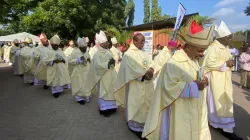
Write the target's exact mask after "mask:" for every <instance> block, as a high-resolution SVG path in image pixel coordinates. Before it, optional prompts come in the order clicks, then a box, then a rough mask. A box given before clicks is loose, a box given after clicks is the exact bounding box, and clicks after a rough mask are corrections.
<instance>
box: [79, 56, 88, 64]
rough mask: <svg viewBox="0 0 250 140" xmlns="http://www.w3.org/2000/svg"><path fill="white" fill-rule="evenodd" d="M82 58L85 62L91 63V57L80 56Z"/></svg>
mask: <svg viewBox="0 0 250 140" xmlns="http://www.w3.org/2000/svg"><path fill="white" fill-rule="evenodd" d="M80 59H81V60H82V61H83V63H85V62H86V61H88V62H89V63H90V58H87V59H86V58H85V57H84V56H82V57H80Z"/></svg>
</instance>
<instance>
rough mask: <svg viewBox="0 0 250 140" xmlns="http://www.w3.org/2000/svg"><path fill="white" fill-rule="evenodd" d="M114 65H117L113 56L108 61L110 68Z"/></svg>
mask: <svg viewBox="0 0 250 140" xmlns="http://www.w3.org/2000/svg"><path fill="white" fill-rule="evenodd" d="M112 65H113V66H115V60H114V59H113V58H112V59H110V60H109V63H108V66H109V68H110V67H111V66H112Z"/></svg>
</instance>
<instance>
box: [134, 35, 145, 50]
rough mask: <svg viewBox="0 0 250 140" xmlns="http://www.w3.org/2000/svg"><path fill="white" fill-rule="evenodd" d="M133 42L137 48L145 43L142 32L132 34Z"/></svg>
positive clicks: (140, 47)
mask: <svg viewBox="0 0 250 140" xmlns="http://www.w3.org/2000/svg"><path fill="white" fill-rule="evenodd" d="M133 43H134V45H135V46H136V47H137V48H138V49H142V48H143V46H144V44H145V37H144V35H143V34H141V33H138V34H136V35H134V36H133Z"/></svg>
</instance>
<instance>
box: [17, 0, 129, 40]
mask: <svg viewBox="0 0 250 140" xmlns="http://www.w3.org/2000/svg"><path fill="white" fill-rule="evenodd" d="M125 5H126V0H122V1H116V0H107V1H106V0H105V1H89V0H44V1H43V2H41V3H39V5H38V6H37V7H36V8H35V9H34V10H33V11H32V13H31V14H29V15H27V16H25V17H23V19H22V22H21V25H22V26H23V28H24V29H25V30H27V31H29V32H31V33H34V34H38V33H40V32H45V33H46V34H47V35H48V36H49V37H50V36H53V35H54V34H58V35H60V37H62V38H67V39H75V38H76V37H77V36H89V37H90V38H92V37H93V36H94V33H95V32H98V31H99V30H105V29H106V27H107V26H108V25H113V26H114V27H116V28H117V29H119V30H120V29H121V28H122V27H124V26H125V16H124V12H123V11H124V7H125Z"/></svg>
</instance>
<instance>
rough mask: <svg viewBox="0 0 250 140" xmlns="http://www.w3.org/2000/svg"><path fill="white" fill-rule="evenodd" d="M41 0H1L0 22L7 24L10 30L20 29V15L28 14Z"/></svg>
mask: <svg viewBox="0 0 250 140" xmlns="http://www.w3.org/2000/svg"><path fill="white" fill-rule="evenodd" d="M40 1H42V0H3V1H0V5H1V12H0V24H2V25H8V27H7V30H9V31H10V32H12V33H14V32H18V31H22V28H21V26H20V24H19V22H20V21H21V20H22V17H23V16H25V15H27V14H29V12H30V11H31V10H32V9H33V8H35V7H36V6H37V5H38V3H39V2H40Z"/></svg>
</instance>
